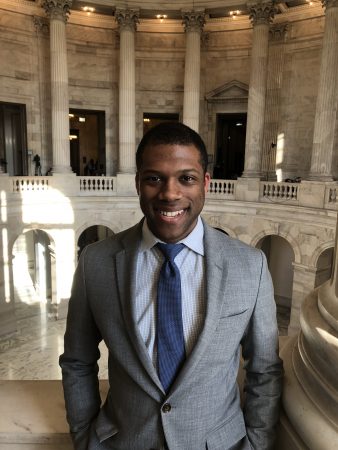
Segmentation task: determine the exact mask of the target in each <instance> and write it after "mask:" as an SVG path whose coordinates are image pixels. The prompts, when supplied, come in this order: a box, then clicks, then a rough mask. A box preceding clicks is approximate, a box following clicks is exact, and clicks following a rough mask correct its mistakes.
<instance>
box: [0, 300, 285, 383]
mask: <svg viewBox="0 0 338 450" xmlns="http://www.w3.org/2000/svg"><path fill="white" fill-rule="evenodd" d="M16 315H17V324H18V329H17V332H16V333H14V334H12V335H9V336H6V337H4V338H2V339H0V379H1V380H58V379H61V370H60V368H59V365H58V358H59V355H60V354H61V353H62V352H63V335H64V331H65V325H66V323H65V322H66V321H65V320H64V319H62V320H49V319H48V317H47V314H46V311H44V309H43V307H40V303H33V304H30V305H27V304H24V303H18V306H17V308H16ZM277 315H278V324H279V332H280V335H281V336H285V335H286V334H287V326H288V315H289V310H288V308H286V307H283V306H281V307H278V311H277ZM100 351H101V358H100V361H99V367H100V371H99V377H100V378H107V357H108V355H107V349H106V347H105V346H104V344H102V345H101V346H100Z"/></svg>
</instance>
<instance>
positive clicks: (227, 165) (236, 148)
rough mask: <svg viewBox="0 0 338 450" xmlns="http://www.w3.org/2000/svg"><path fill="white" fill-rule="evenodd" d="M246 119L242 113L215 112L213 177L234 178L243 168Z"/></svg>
mask: <svg viewBox="0 0 338 450" xmlns="http://www.w3.org/2000/svg"><path fill="white" fill-rule="evenodd" d="M246 119H247V115H246V114H244V113H236V114H223V113H222V114H217V118H216V164H215V166H214V172H213V178H215V179H225V180H236V179H237V178H238V177H240V176H241V175H242V173H243V170H244V156H245V135H246Z"/></svg>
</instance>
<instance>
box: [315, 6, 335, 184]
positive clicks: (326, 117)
mask: <svg viewBox="0 0 338 450" xmlns="http://www.w3.org/2000/svg"><path fill="white" fill-rule="evenodd" d="M322 4H323V6H324V7H325V8H326V10H325V28H324V36H323V48H322V59H321V66H320V77H319V89H318V96H317V104H316V116H315V125H314V133H313V145H312V157H311V168H310V173H309V177H308V179H309V180H317V181H332V180H333V177H332V157H333V151H334V137H335V124H336V114H337V101H338V94H337V87H338V81H337V80H338V76H337V72H338V0H322Z"/></svg>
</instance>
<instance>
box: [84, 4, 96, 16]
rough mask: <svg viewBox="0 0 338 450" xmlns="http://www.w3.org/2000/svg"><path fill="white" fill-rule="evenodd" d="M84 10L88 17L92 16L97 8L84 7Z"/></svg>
mask: <svg viewBox="0 0 338 450" xmlns="http://www.w3.org/2000/svg"><path fill="white" fill-rule="evenodd" d="M82 9H83V11H84V12H86V13H87V15H88V16H90V14H91V13H93V12H94V11H95V8H93V7H92V6H84V7H83V8H82Z"/></svg>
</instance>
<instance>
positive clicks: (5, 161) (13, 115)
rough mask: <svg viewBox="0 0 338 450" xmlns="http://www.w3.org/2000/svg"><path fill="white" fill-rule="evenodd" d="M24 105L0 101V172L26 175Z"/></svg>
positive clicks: (26, 153) (26, 154)
mask: <svg viewBox="0 0 338 450" xmlns="http://www.w3.org/2000/svg"><path fill="white" fill-rule="evenodd" d="M27 159H28V152H27V130H26V105H23V104H19V103H4V102H0V173H8V174H9V175H11V176H22V175H27V174H28V173H27V170H28V169H27V167H28V161H27Z"/></svg>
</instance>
